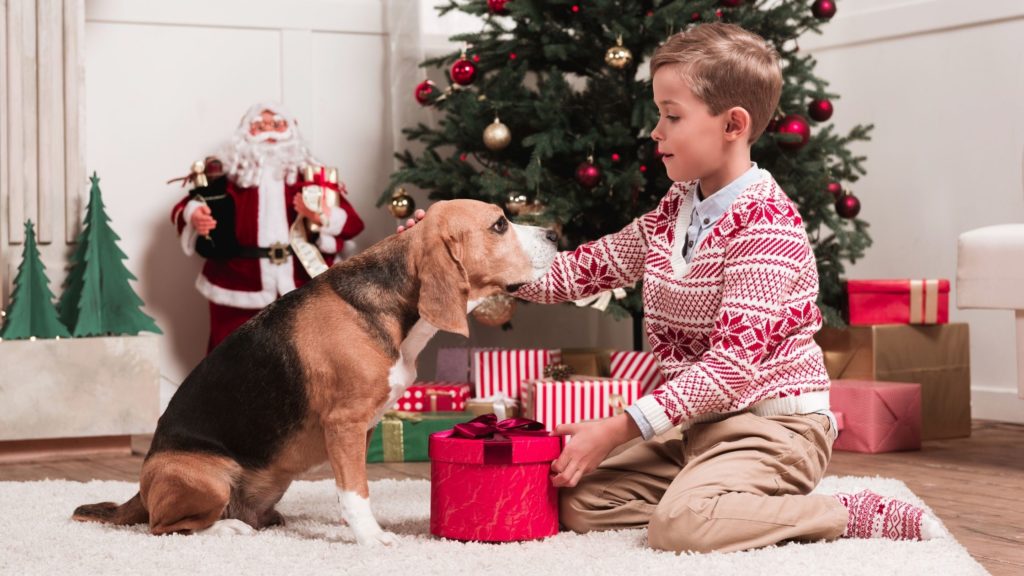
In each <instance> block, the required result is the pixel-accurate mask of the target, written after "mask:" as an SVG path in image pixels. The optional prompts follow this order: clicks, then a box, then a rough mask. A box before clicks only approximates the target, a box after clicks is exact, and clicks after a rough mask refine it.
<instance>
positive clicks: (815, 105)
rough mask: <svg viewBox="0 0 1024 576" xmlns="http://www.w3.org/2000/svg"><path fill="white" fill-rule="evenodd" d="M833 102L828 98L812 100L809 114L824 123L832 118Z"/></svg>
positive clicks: (808, 108) (808, 110) (808, 107)
mask: <svg viewBox="0 0 1024 576" xmlns="http://www.w3.org/2000/svg"><path fill="white" fill-rule="evenodd" d="M832 112H833V110H832V102H831V101H829V100H828V99H826V98H820V99H816V100H811V103H810V104H808V105H807V114H808V115H810V117H811V118H813V119H814V120H816V121H818V122H824V121H825V120H828V119H829V118H831V117H832Z"/></svg>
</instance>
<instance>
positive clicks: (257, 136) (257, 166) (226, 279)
mask: <svg viewBox="0 0 1024 576" xmlns="http://www.w3.org/2000/svg"><path fill="white" fill-rule="evenodd" d="M336 174H337V173H336V172H335V171H333V170H332V169H328V168H326V167H324V166H323V165H322V164H321V163H320V162H318V161H317V160H316V159H315V158H314V157H313V156H312V155H311V154H310V152H309V150H308V148H307V147H306V145H305V143H304V142H303V140H302V137H301V136H300V135H299V130H298V126H297V125H296V122H295V119H294V118H292V117H291V116H289V115H288V114H287V113H286V112H285V111H284V109H283V108H281V106H279V105H276V104H265V103H261V104H257V105H255V106H253V107H252V108H250V109H249V111H248V112H247V113H246V115H245V117H243V118H242V121H241V123H240V124H239V126H238V130H237V131H236V132H235V135H234V137H233V138H232V140H231V142H230V143H229V144H228V145H227V146H226V147H225V148H224V149H223V150H222V151H221V152H220V153H218V154H216V155H215V156H212V157H208V158H207V159H206V161H205V162H197V163H196V165H194V166H193V174H192V176H191V177H189V178H188V181H189V182H191V183H192V186H193V189H192V190H191V191H190V193H189V194H188V195H187V196H186V197H185V198H183V199H182V200H181V201H180V202H179V203H178V204H177V205H176V206H175V207H174V210H173V211H172V213H171V220H172V222H174V223H175V224H176V226H177V230H178V234H179V235H180V237H181V246H182V249H183V250H184V251H185V254H187V255H192V254H196V253H198V254H199V255H200V256H202V257H204V258H206V263H205V264H204V265H203V270H202V272H201V273H200V275H199V278H198V279H197V280H196V288H197V289H198V290H199V292H200V293H201V294H202V295H203V296H205V297H206V299H207V300H209V302H210V340H209V344H208V347H207V351H209V350H212V349H213V348H214V347H215V346H216V345H217V344H219V343H220V342H221V341H222V340H223V339H224V338H226V337H227V336H228V335H229V334H230V333H231V332H232V331H234V330H235V329H236V328H238V327H239V326H241V325H242V324H244V323H245V322H246V321H247V320H248V319H250V318H252V317H253V316H255V315H256V313H258V312H259V311H260V310H261V309H262V308H263V307H264V306H266V305H268V304H270V303H271V302H273V301H274V300H275V299H277V297H278V296H281V295H283V294H286V293H288V292H290V291H291V290H294V289H295V288H296V287H298V286H301V285H302V284H304V283H305V282H307V281H309V280H310V278H311V275H316V274H318V273H319V272H321V271H322V270H324V269H326V267H327V266H330V265H331V264H332V263H333V261H334V260H335V259H336V258H341V257H344V256H347V255H350V254H351V253H352V252H354V250H355V245H354V243H353V242H352V239H353V238H354V237H355V236H356V235H357V234H359V233H360V232H362V230H363V222H362V220H360V219H359V216H358V215H357V214H356V212H355V210H354V209H353V208H352V205H351V204H349V202H348V200H347V198H346V190H345V187H344V185H343V184H340V185H339V183H338V180H337V177H336Z"/></svg>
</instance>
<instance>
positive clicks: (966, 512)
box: [0, 421, 1024, 576]
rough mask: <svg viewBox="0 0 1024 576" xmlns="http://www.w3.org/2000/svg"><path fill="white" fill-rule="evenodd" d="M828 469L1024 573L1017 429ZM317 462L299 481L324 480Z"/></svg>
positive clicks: (1004, 567)
mask: <svg viewBox="0 0 1024 576" xmlns="http://www.w3.org/2000/svg"><path fill="white" fill-rule="evenodd" d="M141 465H142V457H141V456H137V455H136V456H95V457H91V458H78V459H63V460H47V461H40V462H25V463H18V464H0V481H4V480H42V479H46V478H52V479H58V478H62V479H68V480H77V481H87V480H94V479H96V480H138V474H139V469H140V467H141ZM828 473H829V474H832V475H851V476H875V475H877V476H885V477H890V478H897V479H899V480H902V481H903V482H905V483H906V484H907V486H909V487H910V489H911V490H913V491H914V493H915V494H917V495H918V496H920V497H921V498H922V499H923V500H924V501H925V502H926V503H927V504H928V505H929V506H931V508H932V509H933V510H934V511H935V513H936V514H938V516H939V517H940V518H941V519H942V521H943V522H944V523H945V524H946V526H947V527H949V529H950V530H951V531H952V532H953V535H954V536H956V538H957V540H959V541H960V543H962V544H963V545H964V546H965V547H966V548H967V550H968V551H969V552H970V553H971V555H972V556H974V558H976V559H977V560H978V561H979V562H980V563H981V564H982V565H983V566H985V568H986V569H988V570H989V572H991V573H992V574H994V575H996V576H1002V575H1006V576H1010V575H1020V574H1024V426H1019V425H1013V424H1001V423H995V422H984V421H976V422H975V423H974V434H973V436H972V437H970V438H963V439H957V440H942V441H933V442H926V443H925V446H924V448H923V449H922V450H921V451H920V452H899V453H892V454H855V453H851V452H836V453H835V454H834V456H833V458H832V464H831V466H830V467H829V471H828ZM429 474H430V465H429V464H427V463H409V464H371V465H370V466H369V475H370V479H373V480H375V479H381V478H429ZM330 477H331V473H330V469H329V468H328V467H327V466H326V465H324V466H322V467H320V468H317V469H315V470H313V471H311V472H309V473H308V474H306V476H305V478H306V479H322V478H330Z"/></svg>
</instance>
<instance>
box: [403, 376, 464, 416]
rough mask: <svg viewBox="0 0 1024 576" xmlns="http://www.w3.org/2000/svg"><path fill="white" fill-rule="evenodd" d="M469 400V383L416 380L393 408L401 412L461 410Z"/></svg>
mask: <svg viewBox="0 0 1024 576" xmlns="http://www.w3.org/2000/svg"><path fill="white" fill-rule="evenodd" d="M466 400H469V384H464V383H459V382H417V383H416V384H413V385H412V386H409V388H407V389H406V390H405V394H403V395H402V397H401V398H399V399H398V401H397V402H395V406H394V409H395V410H400V411H403V412H462V411H463V410H465V409H466Z"/></svg>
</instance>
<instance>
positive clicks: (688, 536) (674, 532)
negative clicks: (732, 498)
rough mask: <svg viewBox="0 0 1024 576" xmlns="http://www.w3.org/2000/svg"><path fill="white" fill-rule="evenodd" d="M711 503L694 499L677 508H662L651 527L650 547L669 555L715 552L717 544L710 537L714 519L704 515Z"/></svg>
mask: <svg viewBox="0 0 1024 576" xmlns="http://www.w3.org/2000/svg"><path fill="white" fill-rule="evenodd" d="M711 500H712V499H710V498H693V499H688V500H684V501H682V502H678V501H677V502H674V503H673V506H661V505H659V506H658V508H657V509H656V510H655V511H654V514H653V515H652V516H651V523H650V524H649V525H648V526H647V544H648V546H650V547H651V548H654V549H655V550H664V551H666V552H700V553H706V552H711V551H713V550H714V549H715V547H716V544H717V543H716V542H711V541H710V540H709V539H708V537H707V532H708V526H707V524H708V522H710V518H709V517H707V516H705V515H704V514H702V513H701V510H702V509H703V508H705V507H706V506H707V504H708V503H710V502H711Z"/></svg>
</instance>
